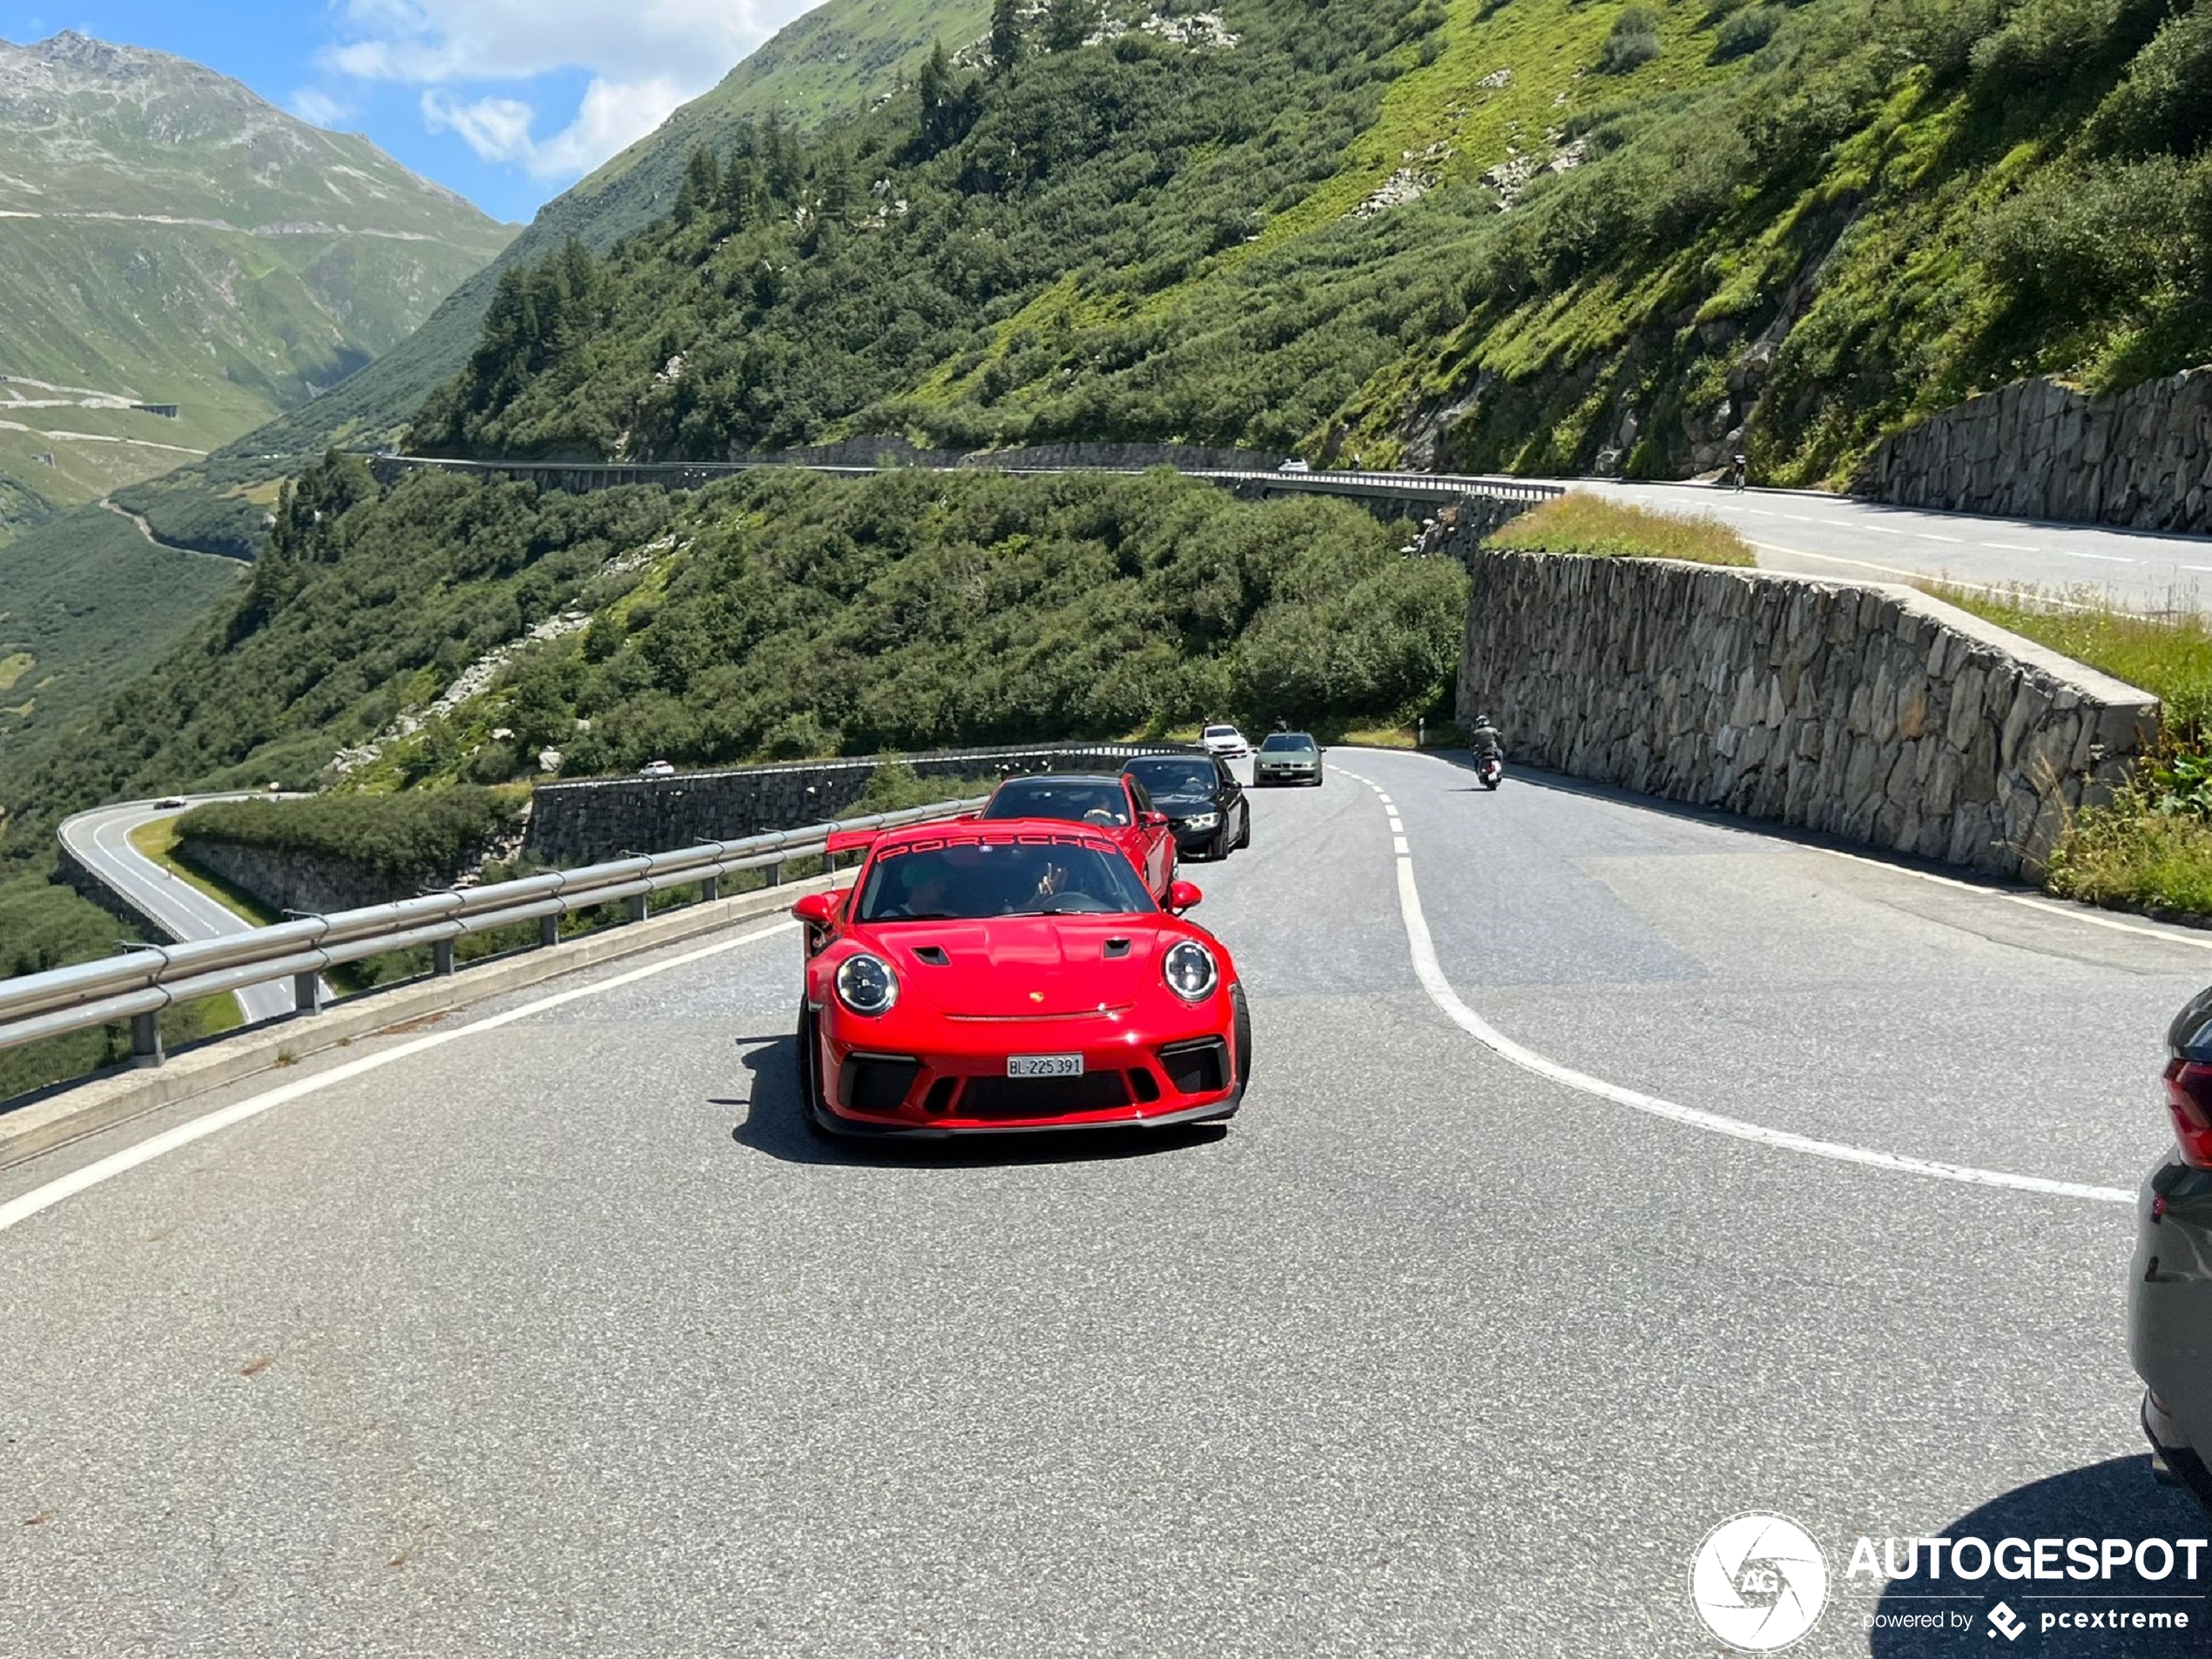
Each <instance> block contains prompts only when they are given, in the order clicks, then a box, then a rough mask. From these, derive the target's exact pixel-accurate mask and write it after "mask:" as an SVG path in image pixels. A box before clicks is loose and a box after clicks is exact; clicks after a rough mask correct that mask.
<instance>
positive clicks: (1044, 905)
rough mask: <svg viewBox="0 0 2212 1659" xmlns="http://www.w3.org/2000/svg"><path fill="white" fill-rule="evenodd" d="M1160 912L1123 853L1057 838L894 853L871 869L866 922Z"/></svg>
mask: <svg viewBox="0 0 2212 1659" xmlns="http://www.w3.org/2000/svg"><path fill="white" fill-rule="evenodd" d="M1155 909H1157V907H1156V906H1155V905H1154V904H1153V902H1152V895H1151V894H1149V893H1147V892H1146V891H1145V890H1144V884H1143V882H1142V881H1140V880H1137V878H1136V869H1135V867H1132V866H1131V865H1130V861H1129V860H1127V859H1125V858H1123V856H1122V855H1121V854H1120V853H1116V852H1112V851H1109V849H1107V848H1105V847H1102V846H1091V845H1090V844H1089V843H1088V842H1083V841H1077V840H1059V839H1057V838H1054V839H1052V840H1045V839H1043V838H1042V837H1040V838H1037V839H1035V840H1028V839H1024V840H1019V841H958V842H952V843H945V842H939V843H936V844H934V845H929V844H925V845H923V846H913V847H893V848H889V849H887V851H885V852H884V853H880V855H878V856H877V858H876V859H875V860H873V862H872V863H871V864H870V865H869V866H868V873H867V876H866V877H865V878H864V879H863V880H862V882H861V886H860V913H859V914H860V921H864V922H868V921H943V920H956V921H984V920H988V918H990V917H993V916H1060V915H1142V914H1149V913H1150V912H1152V911H1154V910H1155Z"/></svg>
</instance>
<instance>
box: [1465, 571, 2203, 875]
mask: <svg viewBox="0 0 2212 1659" xmlns="http://www.w3.org/2000/svg"><path fill="white" fill-rule="evenodd" d="M1482 711H1487V712H1488V713H1490V714H1491V715H1492V716H1493V717H1494V718H1495V719H1496V721H1497V723H1498V725H1499V727H1500V729H1501V731H1502V732H1503V733H1504V735H1505V741H1506V749H1507V764H1508V765H1511V764H1512V763H1513V762H1514V761H1515V760H1518V761H1521V762H1523V763H1526V764H1527V765H1532V766H1537V767H1541V768H1544V769H1547V770H1550V771H1555V772H1565V773H1568V774H1569V775H1571V776H1574V777H1577V778H1588V779H1595V780H1596V781H1599V782H1602V783H1608V784H1617V785H1621V786H1625V787H1627V788H1629V789H1635V790H1640V791H1642V792H1646V793H1649V794H1654V795H1659V796H1663V797H1665V798H1666V799H1669V800H1681V801H1691V802H1695V803H1696V804H1698V805H1700V806H1716V807H1720V808H1723V809H1724V810H1726V811H1730V812H1734V813H1743V814H1745V815H1747V816H1749V817H1753V818H1764V819H1773V820H1776V821H1778V822H1780V823H1784V824H1791V825H1797V826H1803V827H1804V828H1808V829H1813V830H1820V831H1824V832H1827V833H1831V834H1835V835H1838V836H1842V837H1844V838H1845V839H1847V840H1854V841H1859V842H1863V843H1865V844H1867V845H1870V846H1878V847H1883V848H1887V849H1891V850H1893V851H1896V852H1899V853H1910V854H1913V855H1916V856H1918V857H1921V858H1926V859H1932V860H1941V861H1943V862H1946V863H1950V864H1957V865H1966V866H1971V867H1974V868H1976V869H1980V870H1986V871H1989V872H1992V873H1998V874H2003V875H2013V874H2019V873H2030V874H2032V873H2035V872H2036V871H2038V870H2040V867H2041V866H2042V864H2043V862H2044V861H2045V860H2046V859H2047V857H2048V856H2049V853H2050V851H2051V849H2052V847H2053V846H2054V845H2055V844H2056V842H2057V840H2058V837H2059V834H2060V832H2061V830H2062V829H2063V827H2064V825H2065V821H2066V815H2067V813H2068V812H2069V811H2071V810H2072V809H2074V808H2075V807H2078V806H2081V805H2082V804H2083V803H2084V802H2085V801H2095V800H2098V799H2102V798H2104V797H2105V795H2106V794H2107V792H2109V791H2110V789H2111V788H2112V786H2114V785H2115V784H2117V783H2118V782H2119V781H2120V780H2121V779H2122V778H2123V777H2124V776H2125V774H2126V772H2127V771H2128V768H2129V766H2130V765H2132V764H2133V763H2134V761H2135V760H2136V759H2138V758H2140V757H2141V756H2142V755H2143V754H2145V753H2146V752H2149V751H2150V750H2151V749H2153V748H2154V747H2155V745H2156V742H2157V737H2158V729H2159V728H2158V705H2157V702H2156V700H2155V698H2152V697H2151V696H2150V695H2149V694H2148V692H2145V691H2137V690H2136V689H2135V688H2134V687H2133V686H2129V685H2122V684H2121V682H2119V681H2118V680H2114V679H2112V678H2107V676H2104V675H2102V674H2099V673H2097V672H2095V671H2093V670H2090V669H2087V668H2085V667H2083V666H2082V665H2081V664H2079V663H2075V662H2073V661H2072V660H2070V659H2068V658H2064V657H2061V656H2060V655H2059V654H2058V653H2056V652H2055V651H2047V650H2045V649H2044V648H2042V647H2041V646H2039V645H2036V644H2033V643H2031V642H2029V641H2027V640H2025V639H2021V638H2020V637H2017V636H2015V635H2013V634H2008V633H2006V632H2005V631H2003V630H2001V629H1999V628H1996V627H1993V626H1992V625H1990V624H1987V623H1985V622H1983V621H1981V620H1980V619H1979V617H1973V616H1970V615H1968V614H1967V613H1966V612H1965V611H1962V610H1957V609H1956V608H1954V607H1952V606H1950V605H1946V604H1942V603H1940V602H1939V601H1937V600H1934V599H1931V598H1929V597H1927V596H1926V595H1925V594H1922V593H1920V592H1919V591H1917V590H1913V589H1910V588H1901V587H1888V586H1858V585H1850V584H1844V583H1833V582H1825V581H1820V580H1817V579H1814V578H1811V577H1794V576H1785V575H1783V574H1781V573H1779V572H1775V571H1764V570H1737V569H1729V568H1723V567H1718V566H1710V565H1698V564H1682V563H1673V562H1670V561H1660V560H1646V559H1590V558H1577V557H1567V556H1559V555H1556V554H1548V553H1505V552H1497V551H1485V552H1483V553H1481V554H1480V555H1478V556H1477V557H1476V560H1475V563H1474V596H1473V599H1472V602H1471V604H1470V607H1469V610H1468V615H1467V640H1466V648H1465V653H1464V656H1463V658H1462V659H1461V664H1460V691H1459V712H1460V718H1462V719H1463V720H1467V719H1472V718H1474V716H1475V715H1476V714H1477V713H1479V712H1482Z"/></svg>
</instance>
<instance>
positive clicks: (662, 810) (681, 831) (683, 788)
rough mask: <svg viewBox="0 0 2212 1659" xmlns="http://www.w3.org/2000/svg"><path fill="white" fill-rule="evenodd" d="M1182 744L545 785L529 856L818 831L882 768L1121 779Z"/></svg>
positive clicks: (993, 752) (954, 753)
mask: <svg viewBox="0 0 2212 1659" xmlns="http://www.w3.org/2000/svg"><path fill="white" fill-rule="evenodd" d="M1182 746H1183V745H1177V744H1166V743H1160V744H1089V745H1082V744H1042V745H1033V746H1030V747H1028V748H1006V749H966V750H948V751H945V752H940V753H935V754H927V755H890V756H881V757H878V758H875V759H864V760H801V761H793V762H792V763H790V764H788V765H769V766H735V767H729V768H725V769H722V770H718V771H713V772H678V774H677V775H676V776H675V777H673V778H608V779H582V780H579V781H577V782H574V783H556V784H540V785H539V786H538V787H537V792H536V799H535V801H534V804H533V806H532V807H531V809H530V826H529V840H527V841H526V842H525V844H524V846H525V850H526V851H527V852H528V853H529V854H530V855H531V856H532V857H534V858H537V859H540V860H543V861H544V862H546V863H548V864H559V865H571V866H573V865H579V864H594V863H598V862H600V861H602V860H607V859H614V858H620V857H621V856H622V855H623V854H624V853H660V852H666V851H669V850H671V849H672V848H675V847H679V846H696V845H697V844H698V843H699V842H701V841H730V840H740V839H742V838H743V837H745V836H747V835H760V834H765V833H767V832H768V831H770V830H780V829H796V828H798V827H799V826H801V825H804V824H819V823H820V822H822V821H823V820H824V819H829V818H834V817H836V816H837V815H838V814H840V813H844V812H846V811H847V810H849V809H850V808H851V807H852V806H853V804H854V803H855V802H856V801H858V800H860V798H861V797H862V796H863V795H865V794H866V793H867V789H868V785H869V784H870V783H871V782H873V779H874V778H875V774H876V771H877V769H878V768H879V767H880V766H883V765H890V764H897V765H904V766H906V767H908V768H910V769H911V770H912V771H913V772H914V775H915V776H917V777H919V778H922V779H932V778H942V779H948V780H951V779H973V778H996V777H1001V776H1006V775H1008V774H1011V773H1015V772H1093V771H1098V772H1119V771H1120V770H1121V768H1122V763H1123V761H1124V760H1126V759H1129V758H1130V756H1131V755H1141V754H1167V753H1172V752H1177V751H1178V750H1179V749H1181V747H1182Z"/></svg>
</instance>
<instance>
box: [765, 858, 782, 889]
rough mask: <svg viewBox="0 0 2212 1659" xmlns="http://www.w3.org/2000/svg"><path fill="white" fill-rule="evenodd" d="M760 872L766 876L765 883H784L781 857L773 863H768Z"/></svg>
mask: <svg viewBox="0 0 2212 1659" xmlns="http://www.w3.org/2000/svg"><path fill="white" fill-rule="evenodd" d="M762 873H763V874H765V876H766V877H767V878H768V880H767V884H766V885H768V886H769V887H781V886H783V884H784V861H783V860H781V859H778V860H776V861H775V862H774V863H773V864H771V865H769V866H768V867H766V868H765V870H764V871H763V872H762Z"/></svg>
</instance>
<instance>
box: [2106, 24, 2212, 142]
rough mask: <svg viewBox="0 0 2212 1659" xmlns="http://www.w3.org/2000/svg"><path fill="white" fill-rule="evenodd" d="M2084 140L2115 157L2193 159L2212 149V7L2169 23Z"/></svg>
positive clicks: (2141, 55) (2112, 95)
mask: <svg viewBox="0 0 2212 1659" xmlns="http://www.w3.org/2000/svg"><path fill="white" fill-rule="evenodd" d="M2083 136H2084V137H2085V138H2087V141H2088V142H2089V143H2090V144H2091V145H2094V146H2095V147H2096V148H2098V149H2101V150H2104V151H2106V152H2110V153H2114V154H2133V155H2145V154H2148V153H2150V152H2153V151H2157V150H2167V151H2171V152H2174V153H2175V154H2176V155H2194V154H2195V153H2197V152H2200V151H2202V150H2204V149H2205V148H2207V147H2208V146H2212V6H2206V5H2202V4H2200V5H2198V6H2196V7H2195V8H2194V9H2192V10H2189V11H2187V12H2185V13H2183V14H2182V16H2180V17H2170V18H2168V20H2167V22H2166V24H2164V26H2163V27H2161V29H2160V30H2159V31H2158V33H2157V34H2156V35H2155V37H2153V38H2152V40H2151V43H2150V44H2148V46H2146V47H2144V48H2143V50H2142V51H2141V52H2139V53H2137V54H2136V56H2135V60H2134V63H2133V64H2130V65H2129V66H2128V78H2127V79H2125V80H2123V81H2122V82H2121V84H2119V85H2118V86H2115V87H2114V88H2113V90H2112V91H2110V92H2109V93H2108V94H2107V95H2106V98H2105V100H2104V102H2103V103H2102V104H2101V105H2098V107H2097V111H2096V113H2095V114H2094V115H2093V116H2091V117H2090V118H2089V123H2088V125H2087V127H2086V128H2084V130H2083Z"/></svg>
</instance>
